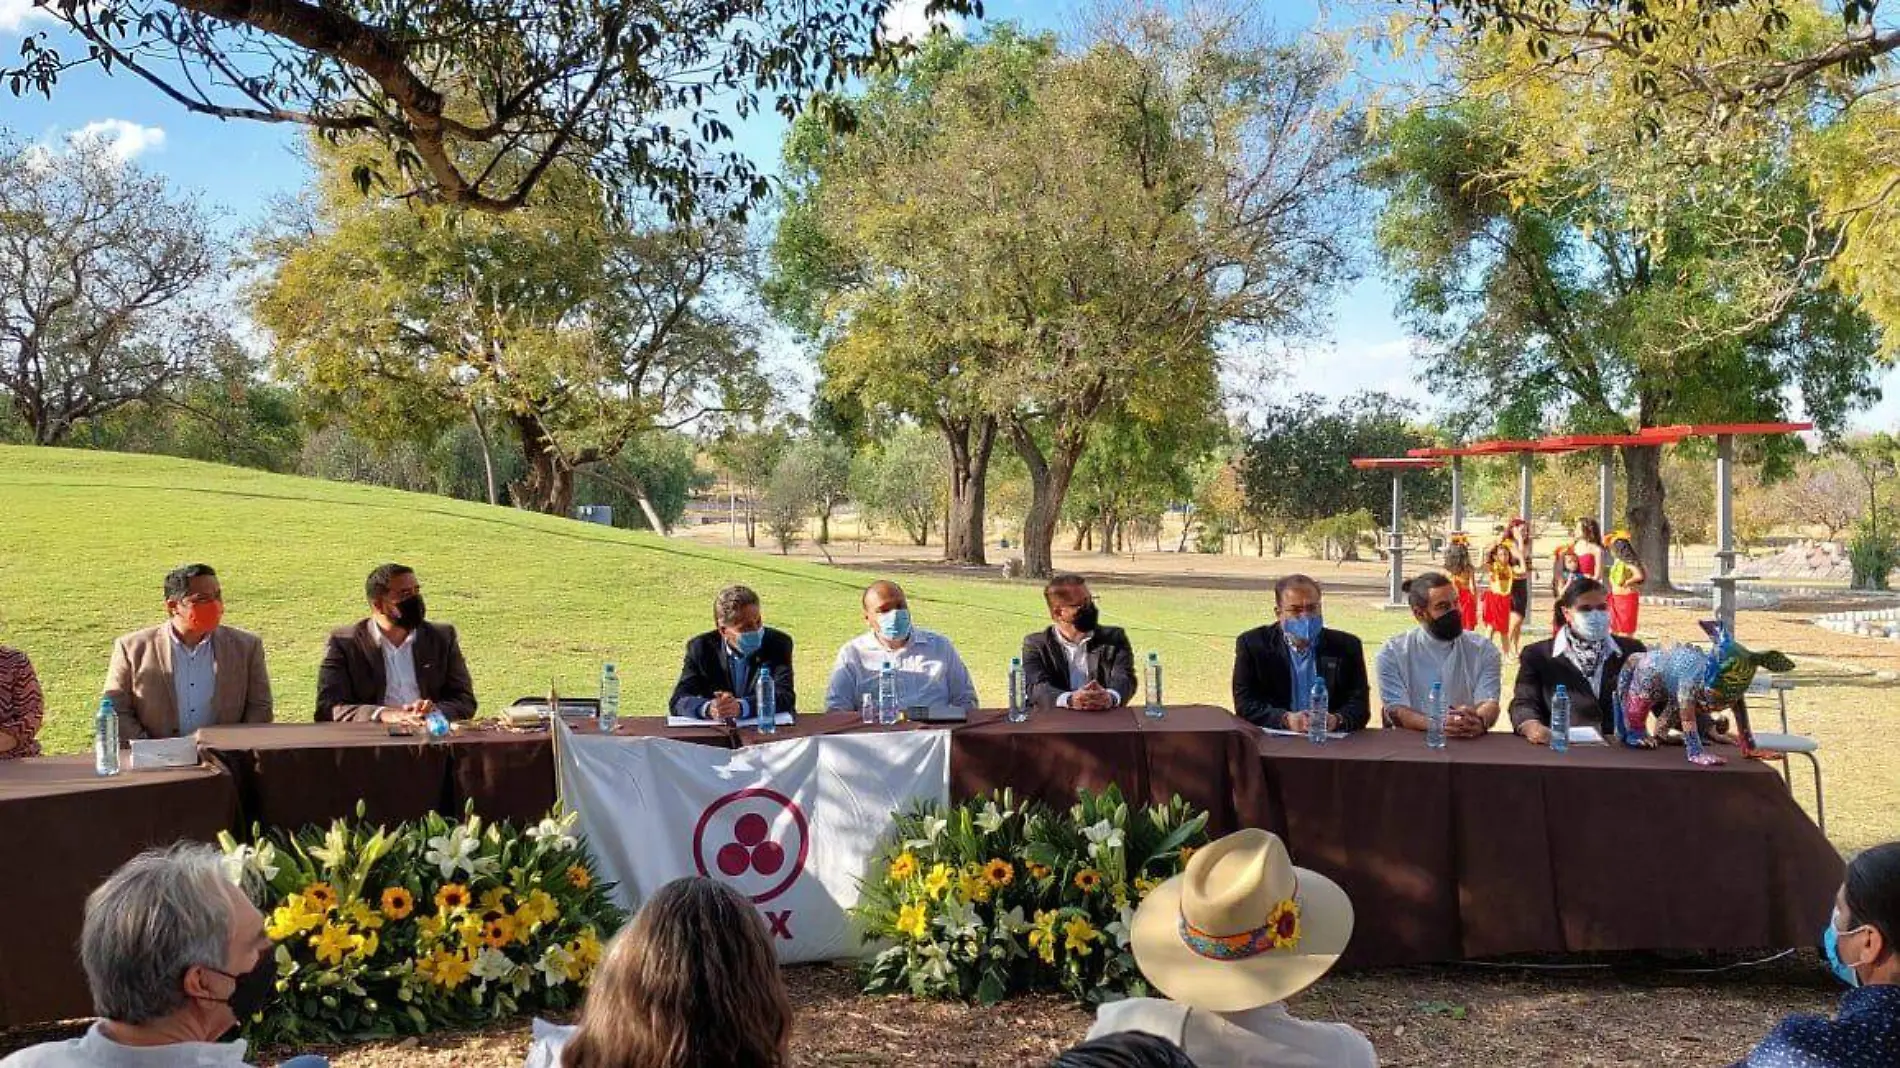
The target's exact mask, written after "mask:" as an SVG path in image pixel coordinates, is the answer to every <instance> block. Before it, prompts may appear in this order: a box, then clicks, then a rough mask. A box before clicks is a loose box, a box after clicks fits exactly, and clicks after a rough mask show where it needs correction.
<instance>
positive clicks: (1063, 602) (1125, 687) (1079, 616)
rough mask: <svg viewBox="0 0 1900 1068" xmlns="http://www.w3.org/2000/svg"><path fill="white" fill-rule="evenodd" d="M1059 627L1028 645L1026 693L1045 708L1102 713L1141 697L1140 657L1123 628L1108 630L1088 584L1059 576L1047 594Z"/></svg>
mask: <svg viewBox="0 0 1900 1068" xmlns="http://www.w3.org/2000/svg"><path fill="white" fill-rule="evenodd" d="M1042 599H1043V602H1044V603H1046V604H1047V605H1048V606H1049V618H1050V619H1051V620H1054V623H1053V624H1052V625H1050V626H1048V627H1046V628H1044V629H1042V630H1040V631H1038V632H1036V633H1035V634H1031V635H1029V636H1028V637H1026V638H1024V639H1023V689H1025V690H1027V691H1028V693H1029V703H1030V704H1031V705H1033V706H1036V707H1040V708H1049V707H1055V708H1079V709H1083V710H1085V711H1089V712H1099V711H1102V710H1104V709H1109V708H1119V707H1120V706H1122V705H1125V704H1127V703H1128V699H1129V698H1131V697H1133V696H1135V686H1136V683H1135V651H1134V649H1133V648H1131V647H1130V646H1129V644H1128V635H1127V634H1126V633H1124V632H1123V631H1122V629H1121V628H1120V627H1104V626H1102V625H1101V624H1100V617H1101V613H1100V612H1099V611H1098V610H1097V608H1096V605H1095V598H1094V597H1092V596H1090V594H1089V586H1088V582H1087V581H1085V580H1084V579H1083V578H1082V576H1080V575H1057V576H1056V577H1055V578H1052V579H1050V580H1049V584H1048V585H1047V586H1044V587H1043V588H1042Z"/></svg>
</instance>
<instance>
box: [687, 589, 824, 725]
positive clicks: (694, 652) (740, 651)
mask: <svg viewBox="0 0 1900 1068" xmlns="http://www.w3.org/2000/svg"><path fill="white" fill-rule="evenodd" d="M761 672H770V673H771V676H772V689H773V696H774V698H775V704H776V706H777V708H778V711H779V712H780V713H782V714H785V715H790V714H792V713H795V712H797V711H798V695H797V693H796V692H794V690H793V688H792V637H791V635H789V634H786V633H785V632H784V631H778V630H773V629H772V628H771V627H768V626H766V625H765V617H764V615H763V613H762V612H761V610H760V608H759V595H758V594H756V593H753V592H752V591H751V590H750V589H748V588H746V587H744V586H727V587H726V588H725V589H723V590H720V591H719V596H718V597H716V598H714V600H713V629H712V630H709V631H707V632H706V633H704V634H701V635H699V636H698V637H696V638H694V639H693V640H692V641H689V642H687V643H686V662H685V664H684V665H682V666H681V667H680V679H679V682H678V683H676V684H675V685H674V686H673V698H672V700H670V701H668V702H667V709H668V710H669V711H670V712H671V713H672V714H673V715H675V716H689V717H692V718H695V719H708V720H718V721H720V722H725V723H730V722H732V721H733V720H736V719H741V718H745V717H749V716H751V715H752V695H753V693H754V692H756V687H757V686H758V684H759V675H760V673H761Z"/></svg>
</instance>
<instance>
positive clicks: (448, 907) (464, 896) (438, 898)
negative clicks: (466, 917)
mask: <svg viewBox="0 0 1900 1068" xmlns="http://www.w3.org/2000/svg"><path fill="white" fill-rule="evenodd" d="M435 907H436V911H438V912H454V911H455V910H456V909H465V908H467V907H468V887H466V886H463V885H462V884H461V883H443V884H442V889H440V890H437V891H436V892H435Z"/></svg>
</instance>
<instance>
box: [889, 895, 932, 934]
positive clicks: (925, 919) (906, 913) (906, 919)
mask: <svg viewBox="0 0 1900 1068" xmlns="http://www.w3.org/2000/svg"><path fill="white" fill-rule="evenodd" d="M929 929H930V919H929V916H928V915H927V914H926V913H925V911H924V907H923V905H921V904H913V905H905V906H904V907H903V908H900V909H898V910H897V931H898V933H899V934H902V935H906V936H908V937H909V938H910V939H911V940H912V941H914V942H921V941H923V938H924V932H926V931H928V930H929Z"/></svg>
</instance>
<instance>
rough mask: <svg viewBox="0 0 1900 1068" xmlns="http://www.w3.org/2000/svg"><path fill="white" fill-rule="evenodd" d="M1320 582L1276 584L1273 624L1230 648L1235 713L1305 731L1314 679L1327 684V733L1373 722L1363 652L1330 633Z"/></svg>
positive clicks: (1352, 640)
mask: <svg viewBox="0 0 1900 1068" xmlns="http://www.w3.org/2000/svg"><path fill="white" fill-rule="evenodd" d="M1321 597H1322V594H1321V592H1320V587H1319V583H1318V582H1316V581H1314V580H1313V579H1312V578H1309V577H1308V576H1306V575H1288V576H1286V577H1285V578H1282V579H1281V580H1280V581H1278V582H1276V583H1274V584H1273V615H1274V619H1275V622H1273V623H1269V624H1268V625H1266V626H1264V627H1256V628H1254V629H1253V630H1250V631H1248V632H1247V633H1245V634H1242V635H1241V636H1240V638H1239V640H1238V641H1236V642H1235V643H1234V710H1235V711H1237V712H1239V713H1240V715H1241V718H1243V719H1246V720H1248V721H1249V722H1251V723H1256V724H1258V725H1260V726H1262V727H1271V728H1273V729H1275V730H1289V731H1304V730H1306V728H1307V723H1308V720H1307V717H1308V714H1309V712H1310V711H1311V705H1312V693H1313V680H1314V679H1316V678H1318V679H1322V680H1324V681H1325V683H1326V699H1327V700H1326V703H1327V707H1326V710H1325V711H1326V729H1327V730H1329V731H1338V730H1343V731H1356V730H1360V729H1363V728H1364V727H1365V725H1366V722H1367V721H1368V720H1370V719H1371V718H1372V709H1371V704H1370V700H1371V693H1370V689H1369V685H1368V683H1367V682H1366V651H1365V647H1364V646H1362V645H1360V644H1359V639H1358V638H1356V637H1354V636H1353V635H1351V634H1347V633H1346V632H1345V631H1343V630H1329V629H1328V628H1327V627H1326V625H1325V622H1324V619H1323V617H1322V615H1321V612H1320V607H1321V606H1320V600H1321Z"/></svg>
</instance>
